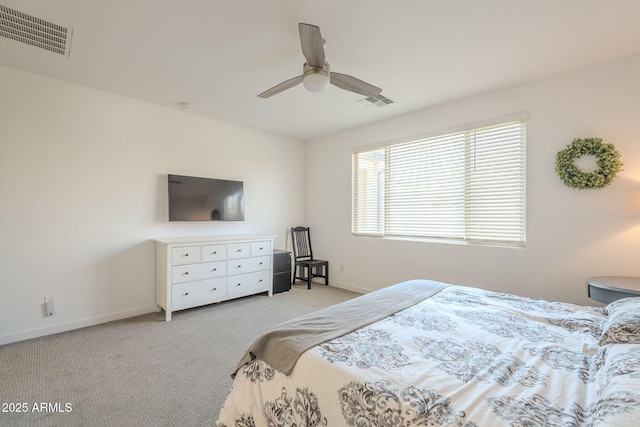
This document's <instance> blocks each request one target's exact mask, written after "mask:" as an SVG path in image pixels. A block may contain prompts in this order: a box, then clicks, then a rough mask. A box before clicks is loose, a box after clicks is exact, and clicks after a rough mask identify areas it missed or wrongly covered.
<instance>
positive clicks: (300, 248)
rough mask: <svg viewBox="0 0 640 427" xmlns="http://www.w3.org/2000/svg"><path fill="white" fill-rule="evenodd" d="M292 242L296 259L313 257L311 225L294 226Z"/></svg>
mask: <svg viewBox="0 0 640 427" xmlns="http://www.w3.org/2000/svg"><path fill="white" fill-rule="evenodd" d="M291 243H292V246H293V259H294V261H298V260H304V259H307V260H309V259H313V251H312V250H311V237H310V236H309V227H294V228H292V229H291Z"/></svg>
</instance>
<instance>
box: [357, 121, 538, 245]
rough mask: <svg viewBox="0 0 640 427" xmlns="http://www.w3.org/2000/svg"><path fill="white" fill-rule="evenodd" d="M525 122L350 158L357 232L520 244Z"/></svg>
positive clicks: (370, 234) (359, 152)
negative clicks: (351, 161)
mask: <svg viewBox="0 0 640 427" xmlns="http://www.w3.org/2000/svg"><path fill="white" fill-rule="evenodd" d="M524 154H525V122H524V120H519V121H514V122H509V123H503V124H500V125H494V126H487V127H481V128H476V129H470V130H466V131H461V132H455V133H450V134H446V135H441V136H436V137H430V138H425V139H420V140H415V141H410V142H403V143H397V144H391V145H387V146H384V147H379V148H374V149H365V150H358V151H355V152H354V153H353V159H352V160H353V165H352V172H353V187H352V213H353V216H352V232H353V233H354V234H356V235H369V236H378V237H398V238H426V239H445V240H450V241H451V240H453V241H465V242H469V243H485V244H504V245H515V246H523V245H524V241H525V161H524Z"/></svg>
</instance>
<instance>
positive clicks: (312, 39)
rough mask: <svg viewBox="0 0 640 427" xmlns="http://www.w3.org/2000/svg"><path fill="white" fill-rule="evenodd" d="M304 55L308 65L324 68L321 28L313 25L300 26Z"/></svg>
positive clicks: (301, 24)
mask: <svg viewBox="0 0 640 427" xmlns="http://www.w3.org/2000/svg"><path fill="white" fill-rule="evenodd" d="M298 29H299V30H300V43H301V44H302V54H303V55H304V57H305V59H306V60H307V64H309V65H311V66H314V67H318V68H322V66H323V65H324V39H323V38H322V35H320V28H319V27H317V26H316V25H311V24H303V23H300V24H298Z"/></svg>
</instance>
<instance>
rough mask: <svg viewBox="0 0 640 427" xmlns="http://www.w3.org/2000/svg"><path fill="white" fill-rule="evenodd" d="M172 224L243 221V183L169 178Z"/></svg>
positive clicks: (192, 178) (181, 176) (170, 219)
mask: <svg viewBox="0 0 640 427" xmlns="http://www.w3.org/2000/svg"><path fill="white" fill-rule="evenodd" d="M168 182H169V221H244V188H243V183H242V181H229V180H225V179H213V178H198V177H195V176H183V175H168Z"/></svg>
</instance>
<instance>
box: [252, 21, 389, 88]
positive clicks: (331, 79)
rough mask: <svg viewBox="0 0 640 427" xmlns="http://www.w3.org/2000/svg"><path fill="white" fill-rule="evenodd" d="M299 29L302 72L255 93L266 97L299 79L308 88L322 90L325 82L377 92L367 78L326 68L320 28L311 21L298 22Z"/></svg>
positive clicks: (288, 86)
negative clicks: (361, 78) (359, 77)
mask: <svg viewBox="0 0 640 427" xmlns="http://www.w3.org/2000/svg"><path fill="white" fill-rule="evenodd" d="M298 29H299V30H300V43H301V44H302V54H303V55H304V57H305V59H306V60H307V62H305V64H304V65H303V67H302V75H301V76H297V77H294V78H292V79H289V80H285V81H284V82H282V83H280V84H278V85H275V86H274V87H272V88H271V89H268V90H266V91H264V92H262V93H261V94H260V95H258V97H260V98H269V97H271V96H273V95H276V94H278V93H280V92H283V91H285V90H287V89H290V88H292V87H294V86H296V85H298V84H300V83H302V84H303V85H304V87H306V88H307V90H308V91H309V92H314V93H317V92H322V91H324V90H325V89H327V87H329V84H332V85H334V86H338V87H339V88H340V89H344V90H348V91H351V92H355V93H357V94H360V95H364V96H367V97H376V96H378V95H380V92H382V89H380V88H379V87H377V86H374V85H372V84H369V83H367V82H363V81H362V80H360V79H357V78H355V77H353V76H349V75H347V74H341V73H336V72H333V71H329V63H328V62H327V61H325V60H324V43H325V40H324V39H323V38H322V36H321V35H320V28H319V27H317V26H316V25H311V24H303V23H300V24H298Z"/></svg>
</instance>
